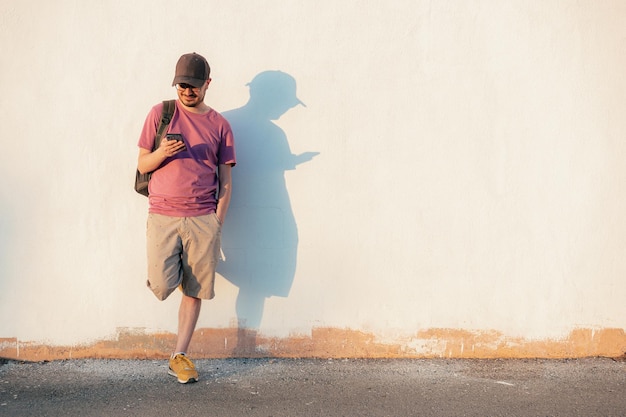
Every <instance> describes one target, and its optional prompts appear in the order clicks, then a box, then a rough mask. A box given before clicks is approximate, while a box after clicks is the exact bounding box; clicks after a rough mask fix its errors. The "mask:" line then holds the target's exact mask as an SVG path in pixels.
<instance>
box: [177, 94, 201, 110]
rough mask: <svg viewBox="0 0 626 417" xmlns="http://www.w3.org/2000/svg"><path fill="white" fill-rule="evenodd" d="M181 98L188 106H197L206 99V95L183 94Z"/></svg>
mask: <svg viewBox="0 0 626 417" xmlns="http://www.w3.org/2000/svg"><path fill="white" fill-rule="evenodd" d="M181 99H182V100H183V104H185V106H187V107H197V106H199V105H200V104H202V102H203V101H204V95H202V96H199V95H197V94H193V95H187V96H185V95H181Z"/></svg>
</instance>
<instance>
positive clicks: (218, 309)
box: [0, 0, 626, 354]
mask: <svg viewBox="0 0 626 417" xmlns="http://www.w3.org/2000/svg"><path fill="white" fill-rule="evenodd" d="M625 22H626V3H625V2H623V1H620V0H615V1H610V0H607V1H602V2H597V1H593V0H587V1H568V0H555V1H538V0H537V1H506V2H504V1H487V0H484V1H456V0H442V1H414V0H406V1H402V0H393V1H389V2H382V3H381V2H378V1H368V0H363V1H339V2H336V1H277V0H267V1H228V2H223V1H179V2H171V1H160V0H157V1H149V2H147V1H132V2H122V1H113V0H110V1H77V0H65V1H62V0H53V1H46V2H41V1H34V0H23V1H10V0H4V1H2V2H0V45H1V48H0V51H1V52H0V60H1V61H0V62H1V68H2V72H1V76H0V91H2V95H1V96H0V115H1V116H0V117H1V119H2V132H3V133H2V134H1V135H0V138H1V139H0V141H1V144H2V146H1V148H0V175H1V178H2V181H1V182H0V316H1V317H2V320H1V321H0V339H2V338H5V340H11V341H17V343H18V344H19V342H24V343H35V344H39V345H44V346H59V345H70V346H76V345H84V344H89V343H93V342H95V341H101V340H109V339H115V338H116V337H117V336H118V335H119V332H120V329H143V331H145V332H146V334H153V333H157V332H165V333H172V332H175V330H176V311H177V301H178V294H175V295H173V296H172V297H171V299H168V300H167V301H165V302H162V303H161V302H158V301H157V300H156V299H155V298H154V297H153V296H152V294H151V293H150V292H149V291H148V290H147V289H146V287H145V284H144V283H145V279H146V276H145V260H144V252H145V250H144V227H145V217H146V211H147V201H146V199H145V198H143V197H141V196H139V195H137V194H136V193H135V192H134V191H133V190H132V179H133V178H132V177H133V174H134V169H135V163H136V155H137V147H136V142H137V138H138V135H139V132H140V130H141V126H142V124H143V120H144V118H145V116H146V114H147V112H148V110H149V108H150V107H151V106H152V105H153V104H155V103H157V102H158V101H160V100H163V99H167V98H173V97H174V90H173V89H172V88H171V87H170V82H171V78H172V76H173V68H174V64H175V62H176V60H177V59H178V57H179V56H180V55H181V54H182V53H186V52H191V51H196V52H199V53H201V54H203V55H205V56H206V57H207V58H208V60H209V62H210V64H211V66H212V69H213V73H212V78H213V82H212V84H211V87H210V89H209V93H208V98H207V102H208V103H209V104H210V105H211V106H213V107H214V108H215V109H217V110H219V111H221V112H224V113H226V114H228V115H229V116H230V117H231V118H233V119H236V120H235V123H237V125H238V127H239V131H241V132H244V134H242V137H243V136H246V137H245V138H242V141H241V143H242V145H241V147H242V148H241V151H240V152H241V155H242V158H244V159H245V161H246V162H247V164H243V162H242V161H240V162H242V163H240V164H239V166H238V167H236V170H239V171H238V172H239V174H238V175H240V179H242V182H240V183H239V184H237V183H236V184H235V187H238V190H239V192H240V193H241V194H240V197H239V198H240V201H239V202H240V206H239V207H235V209H234V211H232V212H231V216H230V217H229V219H228V220H227V222H230V228H228V224H227V227H226V228H225V234H227V236H226V237H225V239H226V242H225V252H226V254H227V262H229V261H230V262H235V261H240V262H239V263H238V264H236V265H235V267H234V268H235V269H240V270H242V269H243V270H244V272H246V271H247V272H249V276H248V277H246V276H245V274H242V273H241V271H239V272H238V273H235V272H233V277H229V279H225V278H224V277H222V276H220V277H218V282H217V288H216V290H217V297H216V298H215V299H214V300H212V301H211V302H209V303H205V304H204V307H203V312H202V315H201V318H200V322H199V324H198V327H199V328H205V329H220V328H234V327H237V325H238V323H239V324H241V323H245V325H246V326H248V327H252V328H254V329H256V330H258V333H259V334H260V335H263V336H264V337H270V338H275V339H273V340H282V339H285V338H289V337H294V336H296V335H310V334H311V332H312V331H314V329H318V328H329V329H349V330H352V331H358V332H363V333H366V334H371V335H373V337H374V338H375V341H376V342H377V343H389V344H392V345H394V344H395V345H400V346H401V349H403V350H404V351H407V350H408V351H410V352H414V353H416V354H420V353H424V352H426V351H428V353H441V354H444V353H445V347H437V346H439V345H437V346H435V347H433V345H432V343H431V344H430V345H429V344H428V343H424V342H423V340H422V339H423V338H420V337H419V336H418V333H419V332H420V331H424V330H427V329H452V330H455V331H467V332H473V334H476V333H480V332H497V334H499V335H501V337H503V338H505V339H506V338H508V339H510V340H518V338H522V339H523V340H525V341H537V340H541V341H545V340H564V339H565V338H567V337H568V335H569V334H570V333H571V332H572V331H575V330H576V329H592V330H598V331H599V330H602V329H618V330H620V329H621V330H622V333H623V329H624V328H626V314H624V313H625V312H626V308H625V307H624V306H625V305H626V303H625V301H626V280H624V277H625V275H626V256H625V255H626V217H625V216H624V213H626V168H625V166H624V159H625V157H626V141H625V140H624V139H626V118H625V117H624V115H625V114H626V78H625V77H624V68H626V43H625V39H626V25H625V24H624V23H625ZM268 70H280V71H282V72H284V73H286V74H289V75H290V76H292V77H293V79H295V81H296V83H297V96H298V98H299V99H300V100H302V101H303V102H304V103H305V104H306V107H305V106H295V107H292V108H289V109H288V110H286V108H282V109H279V110H277V113H276V115H275V116H278V115H280V116H281V117H280V118H278V119H277V120H275V121H274V122H273V123H274V124H272V122H271V121H270V118H271V117H265V118H263V120H251V119H250V118H249V117H248V118H246V115H247V116H249V115H250V114H255V115H256V116H260V115H261V114H262V112H263V109H268V108H270V107H272V106H278V104H280V103H279V102H280V100H282V98H281V97H278V96H272V97H267V96H266V97H264V98H263V100H264V101H262V102H261V105H260V107H256V108H251V107H250V106H251V104H248V100H249V98H250V94H251V93H250V90H249V87H248V86H247V84H248V83H249V82H251V81H252V80H253V79H254V78H255V76H257V75H258V74H260V73H263V72H265V71H268ZM277 83H278V81H277V80H273V81H272V80H270V81H269V82H268V86H269V87H271V88H273V89H276V88H277V85H278V84H277ZM246 106H248V107H246ZM246 109H247V110H251V111H249V112H247V113H246ZM272 109H273V107H272ZM285 110H286V111H285ZM251 132H253V133H254V132H263V133H262V134H259V136H260V137H261V139H263V140H266V141H267V142H268V143H270V142H272V143H274V142H279V141H281V139H282V140H283V141H284V142H283V144H284V143H285V141H286V143H288V145H289V150H287V152H286V153H280V152H279V151H278V149H277V148H276V147H274V146H275V145H271V146H270V145H268V146H267V147H264V146H259V147H258V148H254V150H249V151H248V152H247V153H246V150H245V149H244V146H248V147H251V148H252V146H253V145H251V143H252V142H251V141H254V140H255V138H256V136H254V134H252V133H251ZM244 139H245V140H244ZM257 139H258V138H257ZM244 144H245V145H244ZM283 151H284V149H283ZM306 152H313V153H314V154H310V155H315V156H313V157H312V159H310V158H306V155H309V154H305V157H302V159H301V160H298V159H297V155H300V154H303V153H306ZM243 155H245V156H243ZM290 155H291V156H290ZM309 159H310V160H309ZM297 162H301V163H299V164H296V163H297ZM290 165H291V166H290ZM276 167H279V168H276ZM259 173H260V174H259ZM255 175H256V176H257V177H256V179H257V180H258V179H266V181H258V184H257V183H253V182H251V181H253V180H254V178H253V177H254V176H255ZM258 175H260V176H258ZM244 179H247V180H248V181H247V182H243V180H244ZM251 184H255V185H258V187H257V186H254V187H253V186H252V185H251ZM259 184H260V185H259ZM246 185H247V186H246ZM243 191H245V193H243ZM255 216H258V218H256V217H255ZM255 219H256V220H255ZM296 233H297V234H296ZM250 236H254V238H253V242H252V243H251V241H250V240H249V237H250ZM296 236H297V237H296ZM242 265H243V266H242ZM292 268H295V272H294V273H291V270H292ZM276 271H277V272H278V274H276V275H273V274H274V272H276ZM279 275H280V277H279ZM240 290H241V293H240ZM440 334H441V333H440ZM11 343H13V342H11ZM429 343H430V342H429ZM610 343H613V345H612V346H611V348H613V349H614V350H616V351H620V349H622V350H621V351H622V352H623V351H625V350H626V346H622V345H621V344H622V343H624V338H621V339H620V338H619V337H618V338H617V342H610ZM427 345H428V346H427ZM582 353H585V352H584V350H583V352H582Z"/></svg>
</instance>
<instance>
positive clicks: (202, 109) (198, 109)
mask: <svg viewBox="0 0 626 417" xmlns="http://www.w3.org/2000/svg"><path fill="white" fill-rule="evenodd" d="M178 102H179V103H180V104H181V105H182V106H183V108H184V109H185V110H187V111H188V112H189V113H195V114H205V113H208V112H209V111H210V110H211V108H210V107H209V106H207V105H206V103H204V102H202V103H200V104H198V105H197V106H194V107H189V106H185V105H184V104H183V102H181V101H180V100H179V101H178Z"/></svg>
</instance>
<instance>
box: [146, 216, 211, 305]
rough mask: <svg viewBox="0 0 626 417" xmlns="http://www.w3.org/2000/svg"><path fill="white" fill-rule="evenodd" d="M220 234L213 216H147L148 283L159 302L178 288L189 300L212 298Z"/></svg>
mask: <svg viewBox="0 0 626 417" xmlns="http://www.w3.org/2000/svg"><path fill="white" fill-rule="evenodd" d="M221 231H222V226H221V224H220V221H219V219H218V217H217V215H216V214H215V213H211V214H207V215H204V216H198V217H170V216H163V215H160V214H153V213H150V214H149V215H148V222H147V232H146V241H147V248H148V282H147V284H148V287H149V288H150V289H151V290H152V292H153V293H154V295H156V297H157V298H158V299H159V300H165V299H166V298H167V297H168V296H169V295H170V294H171V293H172V292H173V291H174V290H176V288H178V287H179V286H181V289H182V291H183V293H184V294H185V295H188V296H191V297H196V298H203V299H207V300H209V299H211V298H213V297H215V292H214V284H215V268H216V266H217V262H218V260H219V255H220V239H221V233H222V232H221Z"/></svg>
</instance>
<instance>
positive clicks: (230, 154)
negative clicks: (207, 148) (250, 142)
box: [217, 120, 237, 166]
mask: <svg viewBox="0 0 626 417" xmlns="http://www.w3.org/2000/svg"><path fill="white" fill-rule="evenodd" d="M221 136H222V140H221V142H220V149H219V154H218V156H217V163H218V164H219V165H232V166H235V164H236V163H237V157H236V156H235V138H234V135H233V131H232V129H231V128H230V124H229V123H228V122H227V121H225V120H224V126H223V128H222V135H221Z"/></svg>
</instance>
